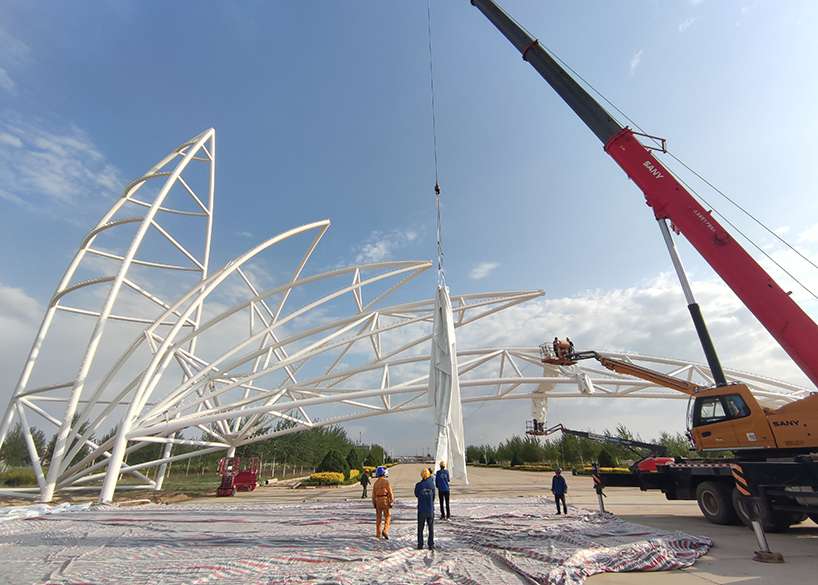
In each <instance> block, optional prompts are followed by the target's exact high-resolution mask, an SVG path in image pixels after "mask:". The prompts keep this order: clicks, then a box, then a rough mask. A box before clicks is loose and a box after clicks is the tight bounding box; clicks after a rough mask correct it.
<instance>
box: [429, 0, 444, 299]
mask: <svg viewBox="0 0 818 585" xmlns="http://www.w3.org/2000/svg"><path fill="white" fill-rule="evenodd" d="M426 22H427V24H428V28H429V84H430V87H431V94H432V150H433V152H434V159H435V199H436V203H437V284H438V286H446V277H445V275H444V274H443V234H442V229H441V225H440V183H439V182H438V164H437V119H436V116H435V70H434V65H433V59H432V0H426Z"/></svg>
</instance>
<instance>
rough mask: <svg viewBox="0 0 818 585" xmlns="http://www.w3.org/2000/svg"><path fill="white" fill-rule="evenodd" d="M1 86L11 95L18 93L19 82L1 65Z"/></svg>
mask: <svg viewBox="0 0 818 585" xmlns="http://www.w3.org/2000/svg"><path fill="white" fill-rule="evenodd" d="M0 87H2V88H3V89H5V90H6V91H7V92H9V93H10V94H11V95H17V84H16V83H14V81H13V80H12V79H11V77H9V72H8V71H6V70H5V69H3V68H2V67H0Z"/></svg>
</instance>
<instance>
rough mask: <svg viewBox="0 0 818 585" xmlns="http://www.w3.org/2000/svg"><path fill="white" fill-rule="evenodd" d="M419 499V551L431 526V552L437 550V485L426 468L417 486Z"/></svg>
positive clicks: (416, 491)
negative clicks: (427, 527)
mask: <svg viewBox="0 0 818 585" xmlns="http://www.w3.org/2000/svg"><path fill="white" fill-rule="evenodd" d="M415 497H416V498H417V499H418V550H420V549H422V548H423V529H424V526H425V525H428V526H429V540H428V543H429V550H434V549H435V484H434V482H432V473H431V472H430V471H429V470H428V469H426V468H425V467H424V468H423V469H422V470H421V472H420V481H419V482H417V483H416V484H415Z"/></svg>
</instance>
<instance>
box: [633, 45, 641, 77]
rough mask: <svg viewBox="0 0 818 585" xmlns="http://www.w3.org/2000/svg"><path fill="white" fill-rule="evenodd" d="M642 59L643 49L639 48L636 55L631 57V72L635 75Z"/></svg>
mask: <svg viewBox="0 0 818 585" xmlns="http://www.w3.org/2000/svg"><path fill="white" fill-rule="evenodd" d="M641 60H642V49H640V50H639V52H638V53H636V55H634V56H633V59H631V64H630V74H631V75H633V74H634V73H635V72H636V68H637V67H639V62H640V61H641Z"/></svg>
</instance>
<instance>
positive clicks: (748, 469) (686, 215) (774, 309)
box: [471, 0, 818, 550]
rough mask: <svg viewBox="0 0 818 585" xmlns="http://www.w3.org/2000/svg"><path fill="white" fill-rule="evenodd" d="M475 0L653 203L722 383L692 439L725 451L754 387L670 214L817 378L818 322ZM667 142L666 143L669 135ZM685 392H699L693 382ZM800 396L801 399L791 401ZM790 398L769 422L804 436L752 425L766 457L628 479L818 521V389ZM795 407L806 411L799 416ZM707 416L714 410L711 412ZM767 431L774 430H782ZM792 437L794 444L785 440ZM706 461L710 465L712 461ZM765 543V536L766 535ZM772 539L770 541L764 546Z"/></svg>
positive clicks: (536, 47)
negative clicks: (736, 371)
mask: <svg viewBox="0 0 818 585" xmlns="http://www.w3.org/2000/svg"><path fill="white" fill-rule="evenodd" d="M471 3H472V5H474V6H476V7H477V8H478V9H479V10H480V11H481V12H482V13H483V14H484V15H485V16H486V18H488V20H489V21H490V22H491V23H492V24H494V26H495V27H497V29H498V30H499V31H500V32H501V33H502V34H503V35H504V36H505V37H506V38H507V39H508V40H509V41H510V42H511V44H512V45H514V46H515V47H516V48H517V49H518V50H519V51H520V53H521V54H522V57H523V59H524V60H525V61H527V62H528V63H530V64H531V66H532V67H534V69H535V70H536V71H537V72H538V73H539V74H540V75H541V76H542V77H543V79H545V80H546V81H547V82H548V84H549V85H551V87H552V88H553V89H554V90H555V91H556V92H557V93H558V94H559V95H560V97H562V99H563V100H564V101H565V102H566V104H567V105H568V106H569V107H570V108H571V109H572V110H573V111H574V112H575V113H576V114H577V115H578V116H579V117H580V119H581V120H582V121H583V122H584V123H585V124H586V125H587V126H588V128H589V129H590V130H591V131H592V132H593V133H594V135H596V136H597V138H599V139H600V141H602V143H603V145H604V149H605V152H607V153H608V154H609V155H610V156H611V158H613V159H614V160H615V161H616V163H617V164H618V165H619V166H620V167H621V168H622V170H624V171H625V173H627V175H628V177H629V178H630V179H632V180H633V181H634V183H636V185H637V186H638V187H639V188H640V189H641V190H642V192H643V194H644V196H645V200H646V202H647V204H648V205H649V206H650V207H651V208H652V209H653V214H654V216H655V218H656V219H657V221H658V223H659V226H660V229H661V230H662V234H663V236H664V239H665V243H666V244H667V246H668V250H669V251H670V253H671V258H672V260H673V262H674V266H675V268H676V272H677V274H678V276H679V279H680V281H681V283H682V288H683V290H684V293H685V296H686V298H687V301H688V309H689V310H690V314H691V317H692V318H693V322H694V325H695V327H696V331H697V333H698V335H699V339H700V341H701V343H702V347H703V350H704V353H705V357H706V359H707V362H708V365H709V366H710V370H711V373H712V374H713V377H714V379H715V381H716V388H713V389H708V393H710V394H712V396H711V401H710V403H709V404H710V405H711V406H712V409H713V411H712V413H711V412H708V413H704V412H703V411H701V408H700V409H699V416H698V419H697V420H695V421H694V427H693V428H692V429H691V431H692V434H693V435H694V438H697V439H698V440H697V442H696V447H697V449H699V450H708V449H717V448H719V443H721V442H722V440H723V435H724V434H725V433H726V434H728V435H729V433H731V432H732V433H735V432H736V429H737V428H740V425H738V424H737V423H736V421H735V418H737V417H735V418H734V417H731V415H730V414H729V412H727V411H728V406H729V405H728V404H727V402H726V398H725V395H726V394H728V393H731V394H738V393H742V394H743V392H741V391H740V388H743V389H744V390H746V391H747V394H749V389H747V387H746V385H743V384H735V385H730V386H729V388H726V387H727V386H728V384H727V381H726V378H725V376H724V372H723V371H722V368H721V365H720V363H719V360H718V356H717V354H716V351H715V348H714V347H713V344H712V341H711V340H710V337H709V334H708V333H707V327H706V325H705V323H704V319H703V318H702V315H701V311H700V309H699V306H698V304H696V302H695V300H694V298H693V294H692V291H691V290H690V286H689V284H688V283H687V279H686V276H685V274H684V270H683V268H682V266H681V262H680V261H679V260H678V257H677V256H676V253H675V247H674V245H673V243H672V240H671V237H670V232H669V231H668V227H667V223H666V222H667V220H671V221H672V222H673V224H674V225H675V226H676V227H677V228H678V229H679V231H680V232H681V233H682V234H684V236H685V237H686V238H687V240H688V241H689V242H690V243H691V244H692V245H693V247H694V248H696V250H697V251H698V252H699V253H700V254H701V255H702V256H703V257H704V259H705V260H706V261H707V262H708V264H710V266H711V267H712V268H713V270H715V271H716V273H718V274H719V276H721V277H722V279H723V280H724V281H725V283H726V284H727V285H728V286H729V287H730V288H731V289H732V290H733V291H734V292H735V293H736V295H737V296H738V297H739V298H740V299H741V301H742V302H743V303H744V304H745V306H747V308H748V309H749V310H750V311H751V312H752V313H753V314H754V315H755V316H756V318H757V319H758V320H759V321H760V322H761V324H762V325H763V326H764V327H765V328H766V329H767V331H769V332H770V334H771V335H772V336H773V338H774V339H775V340H776V341H777V342H778V343H779V344H780V345H781V347H782V348H783V349H784V350H785V351H786V352H787V354H788V355H789V356H790V357H791V358H792V359H793V361H794V362H795V363H796V364H797V365H798V367H799V368H801V370H803V372H804V373H805V374H806V375H807V377H808V378H809V379H810V380H811V381H812V382H813V384H816V386H818V325H816V324H815V322H813V321H812V319H810V318H809V316H808V315H807V314H806V313H805V312H804V311H803V310H802V309H801V308H800V307H799V306H798V305H797V304H796V303H795V302H794V301H793V300H792V299H791V298H790V296H789V295H788V294H787V293H786V292H785V291H784V290H783V289H782V288H781V287H780V286H778V284H776V283H775V282H774V281H773V279H772V278H771V277H770V276H769V275H768V274H767V273H766V272H765V271H764V269H763V268H761V266H759V265H758V263H757V262H756V261H755V260H754V259H753V258H752V257H751V256H750V255H749V254H748V253H747V252H746V251H745V250H744V249H743V248H742V247H741V246H740V245H739V244H738V242H736V241H735V240H734V239H733V238H732V237H731V236H730V234H729V233H728V232H727V230H725V229H724V228H723V227H722V226H721V225H720V224H719V222H718V221H716V219H715V218H713V216H712V215H711V213H710V212H709V211H708V210H706V209H705V208H703V207H702V205H701V204H700V203H699V202H698V201H697V200H696V199H695V198H694V197H693V196H692V195H691V194H690V193H689V192H688V191H687V190H686V189H685V188H684V187H683V186H682V185H681V184H680V183H679V182H678V181H677V180H676V179H675V178H674V177H673V175H672V174H671V173H670V171H669V170H667V169H666V168H665V166H664V165H662V163H661V162H659V161H658V160H657V158H656V157H655V156H654V155H653V153H652V152H651V150H650V149H648V148H647V147H645V146H644V145H643V144H642V143H641V142H640V141H639V139H638V138H637V136H645V135H638V134H637V133H635V132H634V131H633V130H631V129H630V128H628V127H623V126H621V125H620V124H619V123H618V122H616V121H615V120H614V119H613V118H612V117H611V116H610V114H608V112H606V111H605V109H604V108H603V107H602V106H601V105H600V104H599V103H598V102H597V101H596V100H594V99H593V98H592V97H591V96H590V95H589V94H588V93H587V92H586V91H585V90H584V89H583V88H582V87H581V86H580V85H579V84H578V83H577V82H576V81H575V80H574V79H573V78H572V77H571V76H570V75H569V74H568V73H567V72H566V71H565V70H564V69H563V68H562V67H561V66H560V65H559V64H558V63H557V62H556V61H555V60H554V59H553V58H552V57H551V56H550V55H549V54H548V53H547V52H546V51H545V49H543V48H542V47H541V46H540V44H539V42H538V41H537V39H535V38H534V37H532V36H531V35H529V34H528V32H526V31H525V30H524V29H523V28H522V27H520V25H518V24H517V23H516V22H515V21H514V20H513V19H512V18H510V17H509V16H508V15H507V14H506V13H505V12H504V11H503V10H502V9H501V8H500V7H499V6H497V5H496V4H495V3H494V2H493V1H492V0H471ZM648 138H653V137H648ZM662 144H663V147H664V141H663V142H662ZM687 393H690V394H693V393H694V392H693V391H692V390H691V391H690V392H687ZM696 402H697V403H699V404H700V405H701V406H704V402H703V401H701V402H700V401H699V399H698V398H697V400H696ZM756 404H757V402H756ZM796 404H798V405H799V406H798V407H796V408H792V407H795V405H796ZM788 406H789V407H790V408H788V407H782V409H786V410H787V412H786V413H781V412H780V411H781V410H782V409H779V412H780V414H783V415H784V418H786V420H783V419H782V420H778V421H774V422H771V423H770V425H771V427H772V426H776V427H777V428H776V431H780V430H782V429H783V428H785V427H792V428H793V430H795V429H796V428H797V437H790V438H787V439H784V441H785V443H784V444H782V445H778V444H776V443H775V442H774V441H773V442H772V443H771V442H770V441H769V440H767V441H760V440H759V437H758V436H756V435H755V433H753V432H745V433H744V438H745V439H746V442H749V443H750V444H749V445H748V446H747V447H744V448H746V449H748V450H749V451H750V452H753V453H755V454H759V453H763V455H761V456H758V457H756V459H760V460H756V461H751V462H747V461H743V460H742V461H731V462H726V463H723V464H722V465H721V466H718V465H716V466H715V467H713V466H711V464H707V465H708V466H707V467H706V469H707V471H696V469H697V467H696V466H697V465H698V464H696V463H691V462H678V463H677V464H676V465H674V466H670V465H669V466H659V467H658V471H659V473H657V474H651V477H652V478H653V479H655V481H654V483H652V484H650V485H646V484H644V483H636V484H633V483H631V484H628V485H639V487H641V488H642V489H649V488H655V489H661V490H662V491H663V492H664V493H665V495H666V497H667V498H668V499H693V498H697V499H698V500H699V506H700V508H701V509H702V512H704V514H705V516H706V517H707V518H708V519H709V520H710V521H712V522H716V523H727V522H730V521H732V520H733V519H734V518H735V516H736V514H738V516H739V517H740V518H741V519H742V520H744V522H745V523H747V524H748V525H750V524H752V525H753V527H754V528H757V533H758V526H757V525H759V526H760V525H761V524H762V523H763V525H764V526H765V527H766V528H767V529H768V530H769V529H782V528H785V527H787V526H789V525H790V524H793V523H796V522H798V521H799V520H802V519H803V518H804V517H805V515H807V514H808V515H809V516H810V517H811V518H812V519H813V520H814V521H816V522H818V464H816V462H815V460H814V458H813V457H810V456H805V455H803V453H804V452H805V451H806V452H811V453H814V452H815V451H816V450H818V428H816V427H818V394H813V395H812V396H809V397H807V398H804V399H802V400H801V401H798V403H793V404H792V405H788ZM719 407H721V409H722V410H723V412H722V415H720V416H715V415H716V412H717V410H718V409H719ZM758 409H759V412H755V413H753V416H754V417H756V420H760V419H758V417H759V416H762V417H764V415H766V414H768V413H767V412H766V411H764V410H763V409H762V408H761V407H760V406H758ZM796 412H799V413H800V416H791V415H794V414H795V413H796ZM706 414H711V415H713V416H705V415H706ZM766 418H769V417H766ZM776 423H779V424H776ZM781 424H783V426H780V425H781ZM745 430H746V429H745ZM771 431H772V428H771ZM769 434H770V436H772V435H773V434H774V433H772V432H770V433H769ZM734 437H735V435H734ZM720 439H722V440H720ZM787 440H789V441H792V443H786V441H787ZM736 441H738V438H734V441H733V442H736ZM799 441H800V442H799ZM762 443H764V444H762ZM721 448H724V447H721ZM738 448H742V447H738ZM794 452H800V453H801V454H799V455H796V456H795V458H794V459H790V460H789V461H777V462H770V461H766V460H765V459H767V458H770V457H776V456H781V455H785V454H790V455H791V454H792V453H794ZM702 465H705V464H702ZM663 467H664V468H665V469H663ZM698 469H699V470H704V469H705V467H698ZM663 472H664V473H663ZM656 478H659V479H656ZM731 494H732V496H731ZM697 496H698V497H697ZM759 542H760V544H761V537H760V538H759ZM765 546H766V543H764V546H762V549H764V548H765ZM767 550H768V549H767Z"/></svg>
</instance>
